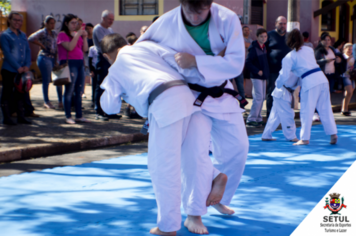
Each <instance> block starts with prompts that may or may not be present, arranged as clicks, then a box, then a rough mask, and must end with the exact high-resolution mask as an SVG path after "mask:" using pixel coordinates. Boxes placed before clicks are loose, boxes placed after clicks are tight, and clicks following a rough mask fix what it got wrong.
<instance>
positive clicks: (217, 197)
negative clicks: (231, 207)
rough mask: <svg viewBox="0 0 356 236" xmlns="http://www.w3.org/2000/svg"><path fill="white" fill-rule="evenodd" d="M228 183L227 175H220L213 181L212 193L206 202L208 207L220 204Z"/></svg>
mask: <svg viewBox="0 0 356 236" xmlns="http://www.w3.org/2000/svg"><path fill="white" fill-rule="evenodd" d="M226 182H227V175H225V174H223V173H220V174H218V176H216V177H215V179H214V180H213V186H212V188H211V192H210V194H209V196H208V199H207V200H206V206H210V205H215V204H218V203H219V202H220V201H221V199H222V197H223V195H224V192H225V186H226Z"/></svg>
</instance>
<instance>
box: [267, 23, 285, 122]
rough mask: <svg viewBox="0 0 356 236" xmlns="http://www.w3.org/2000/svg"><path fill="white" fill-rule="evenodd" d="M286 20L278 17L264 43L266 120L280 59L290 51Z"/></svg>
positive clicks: (271, 101)
mask: <svg viewBox="0 0 356 236" xmlns="http://www.w3.org/2000/svg"><path fill="white" fill-rule="evenodd" d="M286 29H287V19H286V18H285V17H284V16H279V17H278V18H277V20H276V29H275V30H272V31H270V32H268V39H267V42H266V44H265V45H266V49H267V56H268V64H269V71H270V75H269V78H268V81H267V118H268V117H269V114H270V112H271V109H272V105H273V97H272V92H273V90H274V88H275V82H276V79H277V78H278V75H279V71H280V70H281V68H282V59H283V58H284V57H285V56H286V55H287V54H288V53H289V52H290V51H291V50H290V48H289V47H288V46H287V44H286Z"/></svg>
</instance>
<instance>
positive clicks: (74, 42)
mask: <svg viewBox="0 0 356 236" xmlns="http://www.w3.org/2000/svg"><path fill="white" fill-rule="evenodd" d="M77 19H78V18H77V16H75V15H73V14H68V15H66V16H65V17H64V20H63V23H62V28H61V32H60V33H59V34H58V37H57V45H58V57H59V61H60V62H59V63H60V64H64V63H66V62H67V60H68V65H69V70H70V74H71V80H72V82H71V83H70V84H66V85H65V91H64V96H63V105H64V111H65V114H66V123H68V124H75V123H76V122H89V121H88V120H87V119H85V118H84V117H83V116H82V92H83V86H84V78H85V76H84V63H83V58H84V57H83V52H86V51H88V42H87V39H86V37H87V33H86V31H85V30H84V29H82V28H81V29H80V30H78V32H76V31H75V29H76V27H77V25H78V20H77ZM73 93H74V104H75V113H76V119H75V121H74V120H73V119H72V115H71V104H72V95H73Z"/></svg>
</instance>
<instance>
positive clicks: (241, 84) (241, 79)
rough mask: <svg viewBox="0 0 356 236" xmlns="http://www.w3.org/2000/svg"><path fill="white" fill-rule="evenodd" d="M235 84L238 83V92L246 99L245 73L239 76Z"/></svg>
mask: <svg viewBox="0 0 356 236" xmlns="http://www.w3.org/2000/svg"><path fill="white" fill-rule="evenodd" d="M235 82H236V87H237V90H238V91H239V94H240V95H241V96H242V97H245V89H244V73H241V75H239V76H237V77H236V78H235Z"/></svg>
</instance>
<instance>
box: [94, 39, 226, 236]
mask: <svg viewBox="0 0 356 236" xmlns="http://www.w3.org/2000/svg"><path fill="white" fill-rule="evenodd" d="M101 44H102V51H103V53H104V56H105V57H107V58H108V60H109V61H110V63H111V64H112V66H111V67H110V69H109V74H108V76H107V77H106V78H105V80H104V82H103V83H102V85H101V87H102V88H103V89H104V90H105V92H104V93H103V95H102V96H101V100H100V102H101V105H102V108H103V109H104V111H105V112H106V113H107V114H116V113H118V112H120V109H121V97H122V98H124V99H125V101H127V102H128V103H130V104H131V105H133V106H134V107H135V109H136V111H137V112H138V113H139V114H140V115H141V116H143V117H148V119H149V124H150V125H149V131H150V137H149V144H148V150H149V151H148V169H149V172H150V175H151V177H152V184H153V188H154V191H155V195H156V199H157V205H158V220H157V224H158V227H156V228H153V229H152V230H151V233H153V234H159V235H175V231H177V230H179V229H180V225H181V213H180V203H181V197H180V196H181V154H182V153H187V152H189V150H186V149H187V148H191V143H187V140H186V139H187V138H188V137H190V136H192V138H190V139H189V141H192V142H195V143H199V133H198V131H199V130H196V129H195V128H196V127H200V119H201V117H203V115H202V114H201V112H200V110H201V109H200V108H199V107H194V106H193V103H194V100H195V98H194V96H193V94H192V92H191V91H190V89H189V88H188V87H187V86H186V85H183V86H182V85H180V86H176V87H170V88H168V89H167V90H165V91H163V92H162V93H160V94H159V95H158V96H157V97H156V99H154V101H153V103H152V104H151V105H149V99H150V98H151V95H152V91H157V90H156V88H157V89H159V87H161V85H162V84H163V83H165V84H167V82H172V81H173V82H174V81H179V80H180V81H183V77H182V76H181V75H180V74H179V73H177V72H176V71H175V70H174V69H172V68H171V67H170V66H169V65H168V64H167V63H166V62H165V61H164V60H163V59H162V58H164V59H165V60H167V61H168V62H169V63H170V64H172V65H174V64H176V63H175V60H174V55H175V53H176V52H174V51H172V50H169V49H168V48H164V47H162V46H159V45H157V44H156V43H154V42H149V41H147V42H142V43H139V44H135V45H134V46H126V47H123V48H122V49H120V48H121V47H122V46H124V45H125V44H126V42H125V41H124V39H123V38H122V37H121V36H120V35H118V34H113V35H108V36H106V37H104V39H103V40H102V43H101ZM118 50H119V54H117V52H118ZM106 52H109V53H106ZM116 56H117V59H116V61H115V58H116ZM148 58H149V60H147V59H148ZM114 61H115V62H114ZM175 67H177V65H175ZM181 73H183V74H185V75H186V76H188V77H189V76H193V77H196V76H198V77H199V76H201V75H199V72H198V71H197V70H195V71H194V70H181ZM193 145H194V143H193ZM200 161H201V162H199V163H198V162H196V161H194V157H193V159H192V157H191V156H184V155H182V171H183V173H184V171H185V170H186V169H188V170H189V171H199V170H200V169H203V170H205V171H207V172H209V173H211V172H214V170H213V169H214V167H213V165H212V163H211V160H210V159H209V158H207V159H206V160H200ZM189 162H192V165H189V164H188V163H189ZM183 167H184V168H183ZM215 172H218V173H217V174H218V175H219V176H221V178H220V180H221V181H218V183H216V184H215V185H213V186H212V182H213V176H212V175H211V176H210V179H209V180H207V181H210V183H209V186H208V189H210V190H212V192H211V195H212V198H214V199H217V201H220V199H221V198H222V195H223V192H224V188H225V184H226V180H227V177H226V175H224V174H222V173H219V171H217V170H215ZM205 200H206V199H205ZM205 200H204V201H203V203H205Z"/></svg>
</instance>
